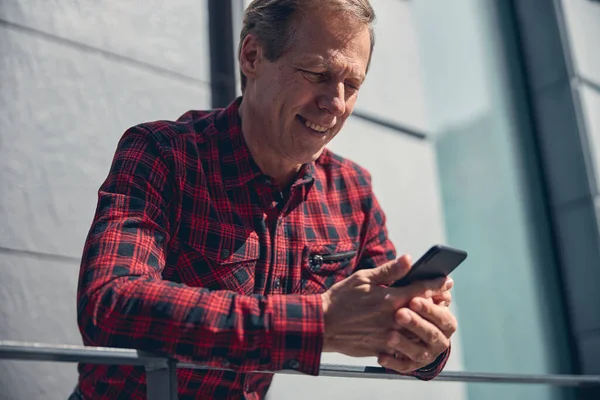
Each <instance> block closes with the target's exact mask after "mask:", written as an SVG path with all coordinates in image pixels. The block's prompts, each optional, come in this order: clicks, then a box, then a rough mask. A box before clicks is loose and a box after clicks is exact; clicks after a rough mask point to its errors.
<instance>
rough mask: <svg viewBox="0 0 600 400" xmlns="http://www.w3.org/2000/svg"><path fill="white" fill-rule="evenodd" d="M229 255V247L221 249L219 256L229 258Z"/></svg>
mask: <svg viewBox="0 0 600 400" xmlns="http://www.w3.org/2000/svg"><path fill="white" fill-rule="evenodd" d="M230 255H231V252H230V251H229V249H223V250H221V258H222V259H226V258H229V256H230Z"/></svg>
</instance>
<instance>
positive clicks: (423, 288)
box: [391, 278, 454, 299]
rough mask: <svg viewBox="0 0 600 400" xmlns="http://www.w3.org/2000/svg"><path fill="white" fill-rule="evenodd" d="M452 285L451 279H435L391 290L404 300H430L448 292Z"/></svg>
mask: <svg viewBox="0 0 600 400" xmlns="http://www.w3.org/2000/svg"><path fill="white" fill-rule="evenodd" d="M453 285H454V281H453V280H452V278H437V279H430V280H424V281H417V282H415V283H413V284H410V285H408V286H405V287H402V288H391V289H394V290H395V291H397V293H399V294H400V295H401V296H403V297H404V298H407V299H410V298H413V297H425V298H431V297H433V296H436V295H440V294H442V293H443V292H445V291H448V290H450V289H451V288H452V286H453Z"/></svg>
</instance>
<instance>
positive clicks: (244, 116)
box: [238, 100, 302, 189]
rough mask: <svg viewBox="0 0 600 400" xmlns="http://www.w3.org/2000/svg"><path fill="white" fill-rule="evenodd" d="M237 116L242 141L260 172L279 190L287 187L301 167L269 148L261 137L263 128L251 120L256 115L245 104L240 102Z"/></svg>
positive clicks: (254, 120)
mask: <svg viewBox="0 0 600 400" xmlns="http://www.w3.org/2000/svg"><path fill="white" fill-rule="evenodd" d="M238 114H239V116H240V120H241V121H242V134H243V135H244V140H245V141H246V145H247V146H248V148H249V149H250V154H252V158H254V161H255V162H256V164H257V165H258V167H259V168H260V170H261V171H262V172H263V173H264V174H265V175H268V176H270V177H271V178H273V179H274V180H275V183H276V184H277V185H278V186H279V187H280V188H282V189H283V188H285V187H287V186H289V184H290V183H291V182H292V180H293V179H294V178H295V177H296V174H297V173H298V171H299V170H300V168H301V167H302V165H301V164H296V163H293V162H291V161H290V160H286V159H285V158H282V157H281V156H279V155H278V154H277V152H276V151H275V149H273V148H272V147H271V146H270V144H269V141H268V140H265V138H264V135H261V132H262V131H264V128H263V127H262V126H261V125H260V122H259V121H257V119H256V118H251V115H257V114H256V113H253V112H252V111H251V110H250V106H248V103H247V102H245V101H243V100H242V103H241V104H240V107H239V109H238Z"/></svg>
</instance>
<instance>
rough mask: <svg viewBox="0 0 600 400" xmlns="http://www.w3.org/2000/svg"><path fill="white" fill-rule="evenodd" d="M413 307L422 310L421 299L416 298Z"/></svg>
mask: <svg viewBox="0 0 600 400" xmlns="http://www.w3.org/2000/svg"><path fill="white" fill-rule="evenodd" d="M412 309H413V310H415V311H421V310H422V309H423V303H422V302H421V301H420V300H414V301H413V307H412Z"/></svg>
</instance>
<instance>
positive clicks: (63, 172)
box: [0, 27, 210, 257]
mask: <svg viewBox="0 0 600 400" xmlns="http://www.w3.org/2000/svg"><path fill="white" fill-rule="evenodd" d="M0 37H1V39H0V40H1V41H2V43H3V49H4V50H5V51H3V52H2V55H1V56H0V57H1V58H0V60H1V64H0V73H1V74H2V77H3V90H2V94H1V97H0V105H1V106H0V110H1V111H0V140H1V142H2V147H1V148H0V167H1V168H2V170H3V171H4V173H3V174H2V175H1V176H0V187H2V188H3V190H2V191H1V192H0V246H4V247H10V248H16V249H26V250H30V251H39V252H45V253H52V254H61V255H70V256H76V257H78V256H79V255H80V254H81V247H82V244H83V240H84V239H85V235H86V233H87V229H89V222H90V221H91V218H92V216H93V212H94V208H95V202H96V191H97V189H98V187H99V185H100V184H101V182H102V180H103V179H104V178H105V176H106V173H107V172H108V168H109V166H110V160H111V159H112V154H113V152H114V149H115V147H116V144H117V141H118V139H119V137H120V136H121V135H122V133H123V131H124V130H125V129H127V128H128V127H129V126H131V125H134V124H137V123H139V122H142V121H146V120H154V119H161V118H168V119H174V118H177V117H178V116H179V115H180V114H181V113H183V112H184V111H186V110H188V109H191V108H206V107H208V106H209V105H210V98H209V96H210V92H209V91H208V89H207V87H204V86H191V85H189V84H186V83H183V82H181V81H178V80H174V79H172V78H169V77H162V76H157V75H156V74H154V73H152V72H148V71H145V70H140V69H138V68H137V67H135V66H129V65H125V64H118V63H114V62H112V61H110V60H106V59H104V58H102V57H101V56H98V55H95V54H87V53H85V52H79V51H77V50H76V49H73V48H71V47H69V46H64V45H62V44H57V43H54V42H49V41H47V40H45V39H41V38H37V37H33V36H30V35H28V34H25V33H22V32H15V31H13V30H11V29H7V28H6V27H1V28H0Z"/></svg>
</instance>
